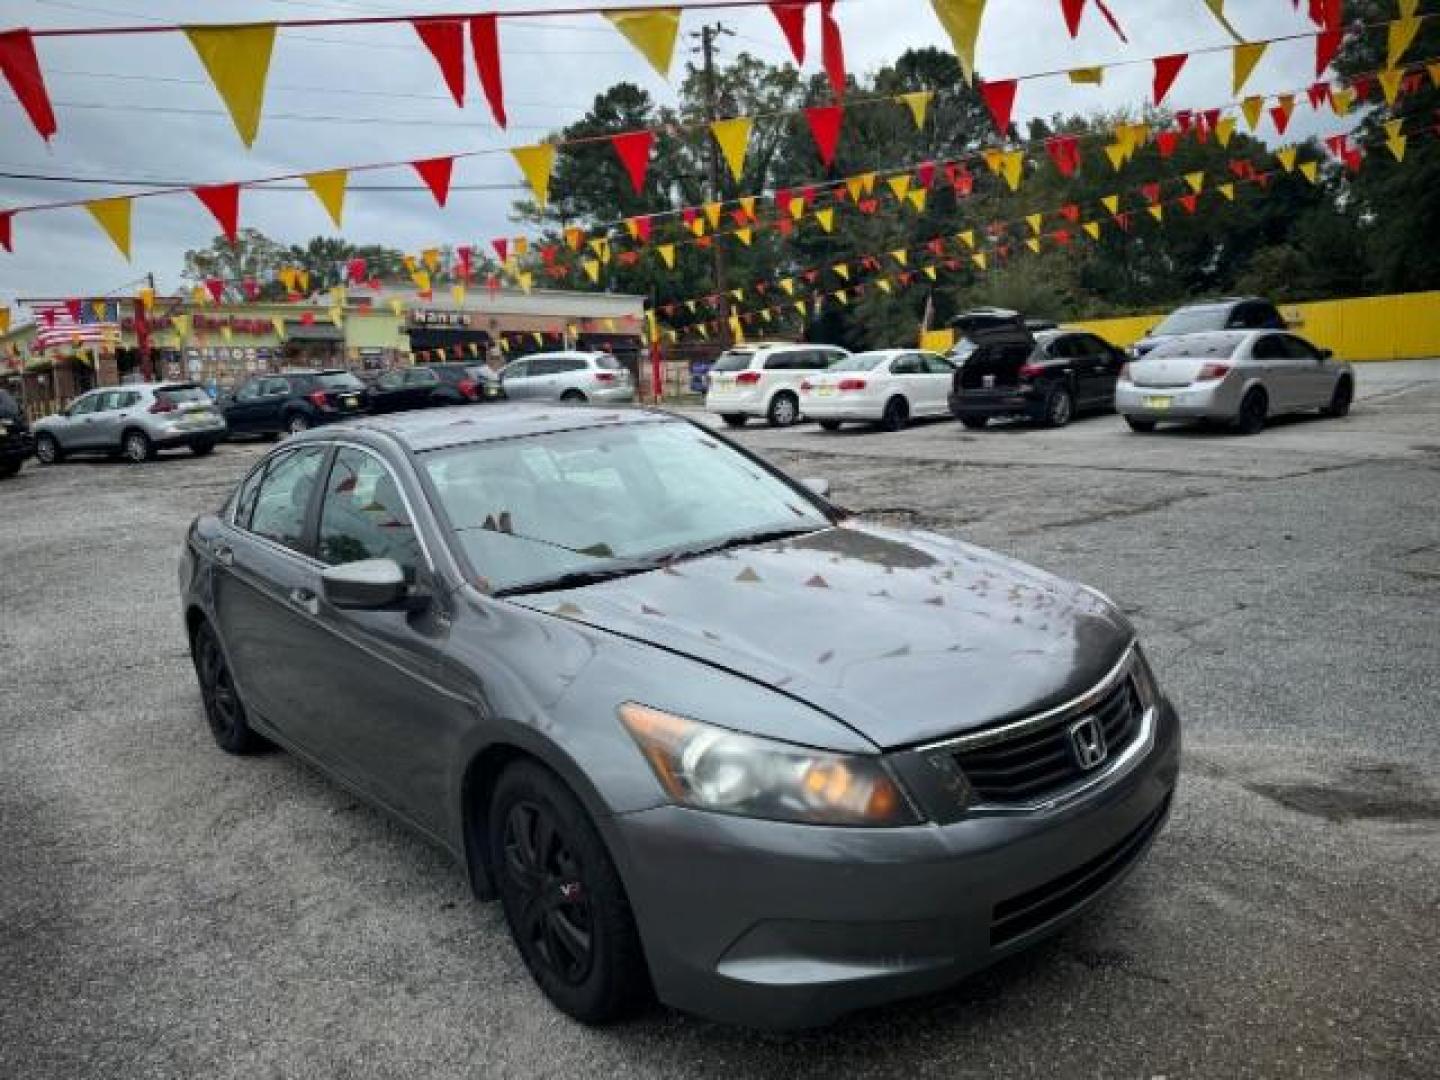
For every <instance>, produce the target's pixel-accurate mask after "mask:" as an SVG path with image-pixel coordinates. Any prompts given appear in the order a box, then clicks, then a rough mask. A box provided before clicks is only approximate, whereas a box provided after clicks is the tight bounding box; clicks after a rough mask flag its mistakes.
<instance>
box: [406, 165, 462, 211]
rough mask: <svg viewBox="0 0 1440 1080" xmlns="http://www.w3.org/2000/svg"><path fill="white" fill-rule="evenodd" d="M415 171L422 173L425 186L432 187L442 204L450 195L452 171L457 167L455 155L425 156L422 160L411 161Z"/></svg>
mask: <svg viewBox="0 0 1440 1080" xmlns="http://www.w3.org/2000/svg"><path fill="white" fill-rule="evenodd" d="M410 164H411V165H413V166H414V167H415V171H416V172H417V173H419V174H420V179H421V180H424V181H425V186H426V187H428V188H429V189H430V194H431V195H434V196H435V201H436V202H437V203H439V204H440V205H441V206H444V205H445V200H446V199H448V198H449V197H450V173H451V172H452V171H453V170H454V168H455V159H454V158H453V157H437V158H423V159H421V160H420V161H412V162H411V163H410Z"/></svg>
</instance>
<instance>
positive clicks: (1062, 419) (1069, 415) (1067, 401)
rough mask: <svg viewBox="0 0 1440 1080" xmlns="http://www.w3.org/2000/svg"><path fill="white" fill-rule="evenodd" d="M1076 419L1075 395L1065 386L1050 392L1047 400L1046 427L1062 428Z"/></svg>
mask: <svg viewBox="0 0 1440 1080" xmlns="http://www.w3.org/2000/svg"><path fill="white" fill-rule="evenodd" d="M1074 418H1075V395H1074V394H1072V393H1070V391H1069V390H1068V389H1066V388H1065V387H1063V386H1057V387H1056V388H1055V389H1054V390H1051V391H1050V395H1049V396H1048V397H1047V398H1046V399H1045V426H1046V427H1052V428H1062V427H1064V426H1065V425H1066V424H1068V423H1070V421H1071V420H1073V419H1074Z"/></svg>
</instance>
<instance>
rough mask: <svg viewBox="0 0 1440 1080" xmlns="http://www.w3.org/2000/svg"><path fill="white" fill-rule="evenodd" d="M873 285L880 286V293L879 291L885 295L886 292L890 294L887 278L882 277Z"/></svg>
mask: <svg viewBox="0 0 1440 1080" xmlns="http://www.w3.org/2000/svg"><path fill="white" fill-rule="evenodd" d="M875 284H876V285H879V286H880V291H881V292H886V293H888V292H890V290H891V285H890V279H889V278H886V277H882V278H881V279H880V280H878V281H877V282H875Z"/></svg>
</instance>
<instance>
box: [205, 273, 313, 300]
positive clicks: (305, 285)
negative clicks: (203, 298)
mask: <svg viewBox="0 0 1440 1080" xmlns="http://www.w3.org/2000/svg"><path fill="white" fill-rule="evenodd" d="M295 281H296V283H297V284H298V285H299V286H300V291H301V292H302V293H308V292H309V291H310V271H309V270H296V271H295ZM207 295H208V294H207Z"/></svg>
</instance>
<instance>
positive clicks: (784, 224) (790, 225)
mask: <svg viewBox="0 0 1440 1080" xmlns="http://www.w3.org/2000/svg"><path fill="white" fill-rule="evenodd" d="M775 228H777V229H779V230H780V235H781V236H789V235H790V234H791V233H792V232H794V231H795V222H794V221H792V220H791V219H790V218H788V217H782V218H777V219H776V220H775Z"/></svg>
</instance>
